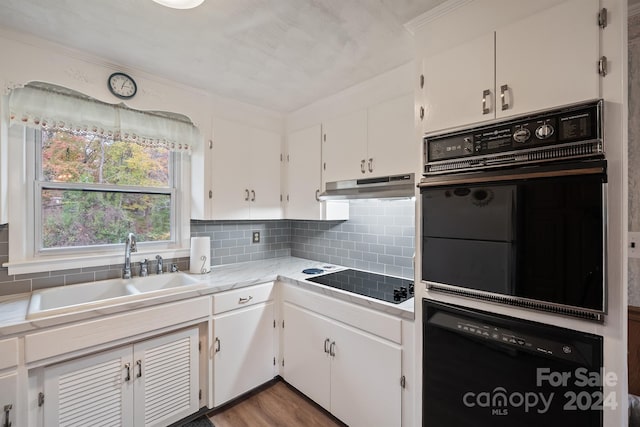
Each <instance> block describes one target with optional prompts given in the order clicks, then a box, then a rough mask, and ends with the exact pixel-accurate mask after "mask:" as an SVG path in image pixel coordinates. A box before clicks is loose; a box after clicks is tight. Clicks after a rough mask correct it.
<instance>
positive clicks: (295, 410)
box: [210, 381, 344, 427]
mask: <svg viewBox="0 0 640 427" xmlns="http://www.w3.org/2000/svg"><path fill="white" fill-rule="evenodd" d="M210 419H211V422H213V424H214V425H215V427H301V426H304V427H337V426H339V427H343V426H344V424H342V423H340V422H339V421H337V420H336V419H335V418H333V417H332V416H331V415H329V414H327V413H326V412H325V411H323V410H322V409H321V408H319V407H318V406H317V405H315V404H314V403H313V402H311V401H310V400H309V399H307V398H306V397H304V396H302V395H301V394H299V393H298V392H297V391H296V390H294V389H293V388H291V387H290V386H289V385H288V384H286V383H285V382H283V381H278V382H276V383H274V384H273V385H270V386H268V387H267V388H265V389H264V390H261V391H260V392H258V393H257V394H255V395H253V396H251V397H249V398H247V399H245V400H242V401H240V402H238V403H237V404H235V405H233V406H231V407H230V408H226V409H223V410H222V411H221V412H218V413H215V414H213V415H211V416H210Z"/></svg>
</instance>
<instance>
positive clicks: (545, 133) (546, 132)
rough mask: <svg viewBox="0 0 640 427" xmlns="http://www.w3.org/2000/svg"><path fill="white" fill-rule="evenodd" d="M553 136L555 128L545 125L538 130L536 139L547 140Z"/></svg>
mask: <svg viewBox="0 0 640 427" xmlns="http://www.w3.org/2000/svg"><path fill="white" fill-rule="evenodd" d="M551 135H553V126H551V125H548V124H546V123H545V124H543V125H541V126H539V127H538V129H536V137H537V138H538V139H547V138H549V137H550V136H551Z"/></svg>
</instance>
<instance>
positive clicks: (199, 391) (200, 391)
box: [198, 389, 202, 400]
mask: <svg viewBox="0 0 640 427" xmlns="http://www.w3.org/2000/svg"><path fill="white" fill-rule="evenodd" d="M198 400H202V389H200V390H198Z"/></svg>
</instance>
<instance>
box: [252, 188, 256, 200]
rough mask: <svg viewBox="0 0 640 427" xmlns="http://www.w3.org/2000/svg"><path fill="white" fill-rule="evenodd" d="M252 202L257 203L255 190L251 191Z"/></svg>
mask: <svg viewBox="0 0 640 427" xmlns="http://www.w3.org/2000/svg"><path fill="white" fill-rule="evenodd" d="M251 201H252V202H255V201H256V191H255V190H251Z"/></svg>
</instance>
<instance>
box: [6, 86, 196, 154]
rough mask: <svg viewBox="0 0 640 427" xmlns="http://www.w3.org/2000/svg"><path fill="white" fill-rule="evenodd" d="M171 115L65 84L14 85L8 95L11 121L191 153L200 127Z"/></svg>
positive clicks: (29, 125)
mask: <svg viewBox="0 0 640 427" xmlns="http://www.w3.org/2000/svg"><path fill="white" fill-rule="evenodd" d="M171 116H172V115H171V114H170V113H159V112H146V111H139V110H132V109H130V108H127V107H125V106H124V105H122V104H120V105H112V104H107V103H105V102H101V101H98V100H96V99H93V98H90V97H88V96H85V95H83V94H80V93H78V92H75V91H71V90H69V89H66V88H61V87H59V86H54V85H47V84H42V83H36V84H28V85H26V86H25V87H23V88H17V89H13V90H12V91H11V94H10V96H9V117H10V120H11V124H16V123H17V124H22V125H23V126H28V127H32V128H45V129H61V130H66V131H71V132H76V133H90V134H98V135H102V136H105V137H108V138H113V139H115V140H120V141H128V142H132V143H136V144H140V145H148V146H159V147H165V148H167V149H169V150H172V151H180V152H187V153H188V152H190V151H191V148H192V146H193V145H194V144H196V143H197V142H198V141H199V138H200V134H199V131H198V129H197V128H196V127H195V126H194V125H193V124H192V123H191V122H190V121H189V120H188V119H187V118H186V117H185V118H184V120H182V119H177V118H175V117H171ZM173 116H177V115H173Z"/></svg>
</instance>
